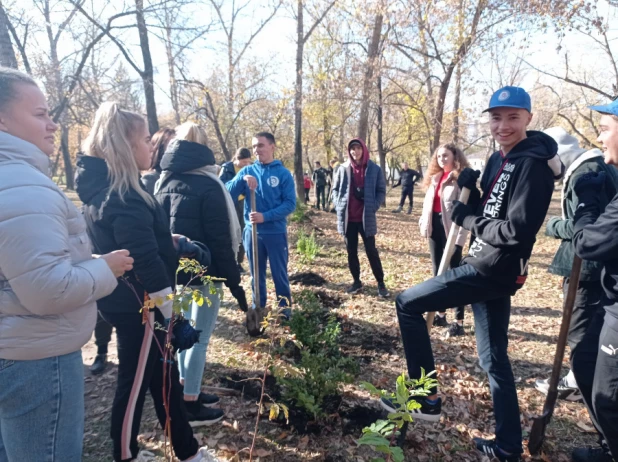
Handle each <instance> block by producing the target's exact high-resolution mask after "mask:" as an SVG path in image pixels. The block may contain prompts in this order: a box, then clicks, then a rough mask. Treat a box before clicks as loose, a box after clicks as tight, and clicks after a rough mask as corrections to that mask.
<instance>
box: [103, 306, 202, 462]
mask: <svg viewBox="0 0 618 462" xmlns="http://www.w3.org/2000/svg"><path fill="white" fill-rule="evenodd" d="M102 316H103V317H104V318H105V320H106V321H107V322H109V323H110V324H112V325H113V326H114V327H115V328H116V339H117V341H118V382H117V384H116V394H115V396H114V403H113V405H112V425H111V437H112V442H113V446H114V449H113V451H114V461H117V462H120V461H128V460H131V459H134V458H136V457H137V454H138V452H139V447H138V444H137V435H138V434H139V428H140V422H141V419H142V410H143V408H144V400H145V398H146V392H147V391H148V390H150V394H151V395H152V400H153V402H154V406H155V411H156V413H157V418H158V419H159V423H160V424H161V427H164V426H165V417H166V413H165V408H164V406H163V357H162V355H161V352H160V350H159V345H158V343H159V344H160V345H161V346H163V347H165V332H164V331H163V330H161V329H157V328H156V327H155V325H154V324H155V322H156V323H159V325H163V323H164V322H165V321H164V319H163V315H162V314H161V312H160V311H159V310H154V311H153V312H151V313H150V315H149V316H150V319H149V324H150V327H148V326H145V325H144V324H142V315H141V314H140V313H135V314H125V313H102ZM153 331H154V334H153ZM157 340H158V343H157ZM168 371H169V374H168V376H167V382H168V386H167V391H168V393H169V410H170V419H171V432H172V441H171V442H172V447H173V448H174V453H175V454H176V457H178V458H179V459H180V460H184V459H188V458H189V457H192V456H194V455H195V454H196V453H197V451H198V449H199V447H198V443H197V441H196V439H195V438H194V437H193V430H192V428H191V426H190V425H189V422H188V420H187V414H186V411H185V406H184V400H183V391H182V387H181V385H180V377H179V375H178V367H177V365H176V362H173V363H172V364H170V367H169V368H168Z"/></svg>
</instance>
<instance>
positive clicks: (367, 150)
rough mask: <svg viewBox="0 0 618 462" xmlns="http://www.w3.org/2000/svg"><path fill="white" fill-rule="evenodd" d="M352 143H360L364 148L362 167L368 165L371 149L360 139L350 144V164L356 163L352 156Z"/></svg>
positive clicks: (353, 140)
mask: <svg viewBox="0 0 618 462" xmlns="http://www.w3.org/2000/svg"><path fill="white" fill-rule="evenodd" d="M352 143H360V145H361V146H362V147H363V161H362V163H361V165H367V162H368V161H369V149H367V145H366V144H365V142H364V141H363V140H362V139H360V138H354V139H352V140H350V142H349V143H348V159H350V163H355V162H354V159H353V158H352V156H351V155H350V146H352Z"/></svg>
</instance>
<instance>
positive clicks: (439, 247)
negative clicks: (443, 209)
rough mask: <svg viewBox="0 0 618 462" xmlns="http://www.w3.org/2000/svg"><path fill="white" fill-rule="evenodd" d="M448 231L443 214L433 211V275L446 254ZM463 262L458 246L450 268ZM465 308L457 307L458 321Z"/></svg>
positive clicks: (430, 245) (461, 318)
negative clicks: (443, 221)
mask: <svg viewBox="0 0 618 462" xmlns="http://www.w3.org/2000/svg"><path fill="white" fill-rule="evenodd" d="M446 239H447V235H446V231H445V230H444V225H443V224H442V214H441V213H436V212H433V213H432V215H431V236H429V255H431V264H432V266H433V275H434V276H436V275H437V274H438V269H440V262H441V261H442V255H443V254H444V248H445V247H446ZM460 263H461V248H460V247H456V250H455V253H454V254H453V256H452V257H451V264H450V265H449V268H451V269H452V268H457V267H458V266H459V264H460ZM444 313H446V311H440V314H444ZM464 313H465V308H464V307H463V306H458V307H457V308H455V316H456V317H457V320H458V321H463V319H464Z"/></svg>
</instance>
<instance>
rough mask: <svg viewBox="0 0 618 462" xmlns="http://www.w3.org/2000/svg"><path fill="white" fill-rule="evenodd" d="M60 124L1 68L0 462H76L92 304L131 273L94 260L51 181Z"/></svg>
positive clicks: (113, 256)
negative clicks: (84, 348)
mask: <svg viewBox="0 0 618 462" xmlns="http://www.w3.org/2000/svg"><path fill="white" fill-rule="evenodd" d="M56 130H58V126H57V125H56V124H55V123H54V122H53V121H52V119H51V118H50V116H49V108H48V106H47V101H46V100H45V95H44V94H43V92H42V91H41V90H40V89H39V87H38V86H37V84H36V83H35V82H34V80H32V78H31V77H29V76H28V75H26V74H23V73H21V72H19V71H16V70H14V69H7V68H4V67H0V461H3V462H8V461H11V462H22V461H23V462H26V461H42V460H48V461H50V462H52V461H53V462H61V461H63V462H64V461H66V462H77V461H80V460H82V446H83V440H84V366H83V362H82V352H81V348H82V346H84V344H85V343H86V342H87V341H88V340H89V339H90V336H91V335H92V329H93V327H94V323H95V319H96V301H97V299H100V298H102V297H104V296H106V295H109V294H110V293H112V291H113V290H114V288H115V287H116V285H117V281H116V278H117V277H120V276H122V275H123V274H124V273H125V271H129V270H131V268H132V262H133V259H132V258H131V257H129V253H128V252H127V251H126V250H122V251H119V252H113V253H109V254H106V255H102V256H101V257H99V258H93V256H92V249H91V243H90V240H89V239H88V235H87V234H86V223H85V222H84V218H83V217H82V215H81V214H80V213H79V211H78V210H77V209H76V208H75V206H74V205H73V203H72V202H71V201H70V200H69V198H68V197H66V196H65V195H64V193H63V192H62V191H61V190H60V189H59V188H58V186H57V185H56V184H55V183H54V182H53V181H52V180H51V178H49V174H50V156H52V155H53V154H55V152H56V150H55V147H54V139H55V133H56Z"/></svg>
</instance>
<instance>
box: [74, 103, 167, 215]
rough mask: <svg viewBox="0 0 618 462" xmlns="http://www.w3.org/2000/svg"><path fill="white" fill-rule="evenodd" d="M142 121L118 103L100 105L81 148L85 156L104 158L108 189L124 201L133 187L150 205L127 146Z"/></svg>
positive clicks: (141, 126) (152, 200) (151, 204)
mask: <svg viewBox="0 0 618 462" xmlns="http://www.w3.org/2000/svg"><path fill="white" fill-rule="evenodd" d="M145 125H146V120H145V119H144V117H143V116H142V115H140V114H136V113H134V112H129V111H125V110H123V109H120V106H119V105H118V103H113V102H107V103H103V104H101V106H100V107H99V109H98V110H97V112H96V114H95V116H94V123H93V124H92V128H91V129H90V133H89V134H88V137H87V138H86V139H85V140H84V143H83V145H82V150H83V152H84V154H86V155H87V156H92V157H98V158H99V159H103V160H105V162H106V163H107V168H108V171H109V173H108V177H109V179H110V182H111V186H110V191H114V192H116V193H117V194H118V195H119V196H120V199H121V200H123V201H124V196H125V194H126V193H127V192H128V191H129V190H131V189H132V190H134V191H135V192H136V193H137V194H139V195H140V196H141V198H142V199H144V201H145V202H146V203H147V204H148V205H149V206H150V207H154V205H155V199H154V197H152V196H151V195H150V194H148V192H146V191H145V190H144V189H143V188H142V186H141V183H140V176H139V168H138V166H137V162H136V161H135V156H134V155H133V147H132V146H131V144H132V141H133V139H134V137H135V136H137V135H138V132H139V130H140V129H143V127H144V126H145Z"/></svg>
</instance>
